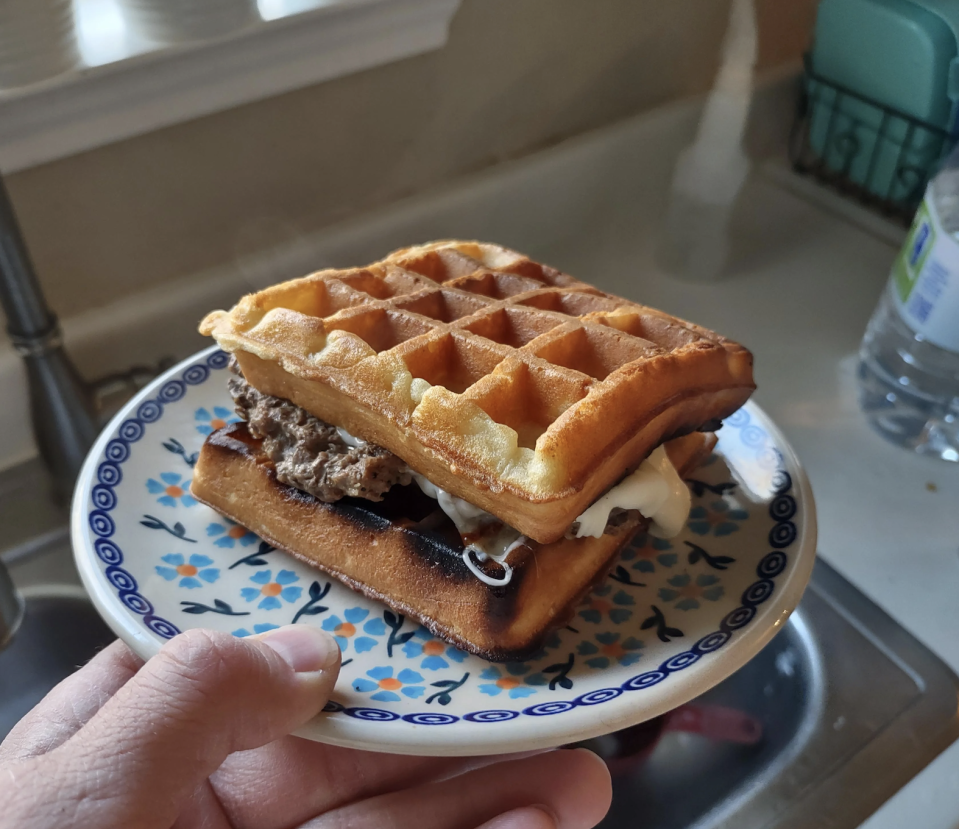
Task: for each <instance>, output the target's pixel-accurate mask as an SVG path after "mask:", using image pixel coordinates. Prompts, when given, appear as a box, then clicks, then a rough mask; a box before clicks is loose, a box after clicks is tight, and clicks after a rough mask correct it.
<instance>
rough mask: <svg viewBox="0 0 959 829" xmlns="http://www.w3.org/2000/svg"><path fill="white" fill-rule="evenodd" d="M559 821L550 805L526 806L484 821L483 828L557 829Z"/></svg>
mask: <svg viewBox="0 0 959 829" xmlns="http://www.w3.org/2000/svg"><path fill="white" fill-rule="evenodd" d="M558 826H559V821H558V820H557V819H556V817H555V816H554V815H553V812H552V810H551V809H550V808H549V807H548V806H540V805H539V804H537V805H536V806H524V807H522V808H521V809H513V810H512V811H511V812H506V813H505V814H502V815H500V816H499V817H494V818H493V819H492V820H491V821H489V822H488V823H484V824H483V826H482V827H481V829H556V827H558Z"/></svg>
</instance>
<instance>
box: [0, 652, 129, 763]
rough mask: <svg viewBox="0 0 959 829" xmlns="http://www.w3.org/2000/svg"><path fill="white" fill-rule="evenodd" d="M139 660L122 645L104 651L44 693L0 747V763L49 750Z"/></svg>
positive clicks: (69, 733)
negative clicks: (47, 692)
mask: <svg viewBox="0 0 959 829" xmlns="http://www.w3.org/2000/svg"><path fill="white" fill-rule="evenodd" d="M141 665H143V660H142V659H140V657H138V656H137V655H136V654H135V653H133V651H131V650H130V649H129V648H128V647H127V646H126V645H124V644H123V642H119V641H117V642H114V643H112V644H111V645H109V646H107V647H106V648H104V649H103V650H102V651H100V653H98V654H97V655H96V656H95V657H93V659H91V660H90V661H89V662H88V663H87V664H86V665H84V666H83V667H82V668H80V670H78V671H77V672H76V673H73V674H71V675H70V676H68V677H67V678H66V679H64V680H63V681H62V682H61V683H60V684H59V685H57V686H56V687H55V688H54V689H53V690H52V691H50V693H49V694H47V695H46V696H45V697H44V698H43V699H42V700H41V701H40V702H39V703H38V704H37V705H36V707H35V708H34V709H33V710H32V711H30V712H29V713H28V714H27V715H26V716H25V717H24V718H23V719H22V720H20V722H18V723H17V724H16V725H15V726H14V727H13V730H12V731H11V732H10V733H9V734H8V735H7V737H6V739H5V740H4V741H3V743H2V744H0V764H3V763H11V762H17V761H19V760H25V759H27V758H28V757H36V756H38V755H41V754H46V753H47V752H48V751H53V749H55V748H56V747H57V746H59V745H62V744H63V743H65V742H66V741H67V740H68V739H70V737H72V736H73V735H74V734H75V733H76V732H77V731H78V730H79V729H80V728H81V727H82V726H83V725H85V724H86V722H87V721H88V720H89V719H90V718H91V717H92V716H93V715H94V714H96V713H97V711H99V710H100V708H102V707H103V705H104V704H105V703H106V701H107V700H108V699H110V697H112V696H113V695H114V694H115V693H116V692H117V691H119V690H120V688H122V687H123V686H124V685H125V684H126V683H127V681H128V680H129V679H130V677H132V676H133V675H134V674H135V673H136V672H137V670H138V669H139V668H140V666H141Z"/></svg>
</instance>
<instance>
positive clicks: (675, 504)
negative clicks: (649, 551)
mask: <svg viewBox="0 0 959 829" xmlns="http://www.w3.org/2000/svg"><path fill="white" fill-rule="evenodd" d="M691 500H692V499H691V498H690V495H689V489H688V488H687V487H686V484H684V483H683V479H682V478H680V477H679V473H678V472H677V471H676V468H675V467H674V466H673V465H672V463H671V462H670V460H669V456H668V455H667V454H666V450H665V449H664V448H663V447H662V446H659V447H657V448H656V449H655V450H654V451H653V453H652V454H651V455H650V456H649V457H648V458H647V459H646V460H644V461H643V462H642V463H641V464H640V465H639V469H637V470H636V471H635V472H634V473H633V474H632V475H629V476H628V477H626V478H624V479H623V480H622V481H620V482H619V483H618V484H616V486H614V487H613V488H612V489H611V490H609V492H607V493H606V494H605V495H603V496H601V497H600V498H599V499H597V500H596V502H595V503H593V505H592V506H590V507H589V508H588V509H587V510H586V511H585V512H584V513H583V514H582V515H581V516H580V517H579V518H578V519H576V520H577V521H579V529H578V530H577V531H576V537H577V538H585V537H586V536H592V537H593V538H599V536H601V535H602V534H603V530H605V529H606V525H607V524H608V523H609V514H610V513H611V512H612V511H613V510H614V509H615V508H616V507H619V508H620V509H627V510H629V509H635V510H639V512H640V513H641V514H642V515H644V516H646V518H648V519H649V520H650V526H649V532H650V534H651V535H655V536H658V537H660V538H672V537H673V536H676V535H679V533H680V532H681V531H682V529H683V526H684V525H685V524H686V519H687V518H688V517H689V508H690V505H691Z"/></svg>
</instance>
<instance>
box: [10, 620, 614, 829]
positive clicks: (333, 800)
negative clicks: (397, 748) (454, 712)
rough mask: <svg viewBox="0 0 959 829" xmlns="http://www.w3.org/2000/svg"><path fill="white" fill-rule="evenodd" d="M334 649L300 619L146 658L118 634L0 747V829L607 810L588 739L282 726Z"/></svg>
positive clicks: (314, 689) (383, 826)
mask: <svg viewBox="0 0 959 829" xmlns="http://www.w3.org/2000/svg"><path fill="white" fill-rule="evenodd" d="M339 662H340V653H339V649H338V648H337V646H336V642H335V641H334V640H333V639H332V637H330V636H329V635H327V634H325V633H323V632H322V631H320V630H317V629H316V628H311V627H307V626H305V625H299V626H296V627H293V626H288V627H284V628H279V629H277V630H274V631H270V632H269V633H267V634H263V635H261V636H260V637H249V638H246V639H237V638H234V637H233V636H230V635H228V634H222V633H215V632H212V631H201V630H192V631H188V632H187V633H183V634H181V635H179V636H177V637H176V638H175V639H172V640H170V642H168V643H167V644H166V645H164V647H163V648H162V650H161V651H160V653H159V654H158V655H157V656H155V657H154V658H153V659H151V660H149V661H148V662H147V663H146V664H144V663H143V661H142V660H140V659H139V658H138V657H137V656H135V655H134V654H133V653H132V652H131V651H130V650H129V649H128V648H127V647H126V646H125V645H123V644H122V643H120V642H115V643H114V644H112V645H111V646H110V647H108V648H106V649H105V650H104V651H103V652H102V653H100V654H99V655H98V656H97V657H96V658H94V659H93V660H92V661H91V662H90V663H89V664H88V665H86V666H85V667H83V668H81V669H80V670H79V671H77V672H76V673H75V674H73V675H72V676H70V677H68V678H67V679H66V680H64V681H63V682H62V683H60V685H58V686H57V687H56V688H54V689H53V691H51V692H50V694H49V695H48V696H47V697H46V698H45V699H44V700H43V701H42V702H41V703H40V704H39V705H38V706H37V707H36V708H35V709H34V710H33V711H31V712H30V713H29V714H28V715H27V716H26V717H25V718H24V719H23V720H22V721H21V722H20V723H18V725H17V726H16V727H15V728H14V730H13V731H12V732H11V733H10V734H9V735H8V737H7V739H6V740H5V741H4V742H3V743H2V745H0V803H2V804H3V807H2V809H0V827H3V829H7V827H10V829H13V828H14V827H15V828H16V829H52V827H63V826H69V827H71V828H72V829H86V828H87V827H89V828H90V829H94V828H95V829H110V828H111V827H122V828H123V829H128V828H129V829H133V828H134V827H135V829H167V827H177V829H181V828H182V827H204V829H228V827H235V829H244V828H245V827H251V829H286V828H287V827H304V829H306V827H309V829H325V828H326V827H330V829H333V828H334V827H335V829H343V827H351V828H352V827H356V828H357V829H358V828H359V827H371V828H372V829H475V827H482V829H587V828H588V827H592V826H594V825H595V824H596V823H597V822H599V820H601V819H602V817H603V815H604V814H605V813H606V810H607V809H608V807H609V802H610V797H611V793H610V780H609V774H608V772H607V770H606V767H605V765H604V764H603V762H602V761H601V760H600V759H599V758H597V757H596V756H595V755H592V754H590V753H589V752H585V751H565V750H560V751H550V752H545V753H537V754H531V755H525V756H518V757H517V756H500V757H472V758H449V757H436V758H427V757H422V758H421V757H404V756H399V755H390V754H375V753H371V752H363V751H356V750H354V749H346V748H338V747H335V746H328V745H323V744H321V743H314V742H310V741H308V740H303V739H299V738H297V737H292V736H288V735H289V734H290V732H291V731H293V730H294V729H296V728H298V727H299V726H301V725H303V724H304V723H305V722H307V721H308V720H309V719H310V718H311V717H313V716H314V715H315V714H316V713H317V712H318V711H320V709H322V707H323V706H324V704H325V703H326V701H327V699H328V697H329V695H330V693H331V692H332V690H333V685H334V683H335V681H336V676H337V674H338V672H339Z"/></svg>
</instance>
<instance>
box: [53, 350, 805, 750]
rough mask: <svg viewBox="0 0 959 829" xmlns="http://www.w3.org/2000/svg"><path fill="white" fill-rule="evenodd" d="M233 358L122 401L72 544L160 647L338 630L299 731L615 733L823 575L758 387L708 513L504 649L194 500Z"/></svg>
mask: <svg viewBox="0 0 959 829" xmlns="http://www.w3.org/2000/svg"><path fill="white" fill-rule="evenodd" d="M227 362H228V357H227V355H226V354H224V353H223V352H222V351H219V350H217V349H216V348H211V349H209V350H207V351H204V352H201V353H200V354H197V355H195V356H194V357H192V358H190V359H189V360H187V361H185V362H183V363H181V364H180V365H179V366H176V367H175V368H173V369H171V370H170V371H169V372H167V373H166V374H165V375H163V376H162V377H160V378H158V379H157V380H156V381H155V382H153V383H152V384H151V385H150V386H149V387H147V388H146V389H144V390H143V392H141V393H140V394H139V395H138V396H137V397H136V398H135V399H134V400H132V401H131V402H130V403H129V405H127V406H126V407H125V408H124V410H123V411H122V412H120V414H119V415H117V417H116V419H115V420H114V421H113V422H112V423H111V424H110V426H109V427H108V428H107V429H106V430H105V431H104V433H103V435H101V437H100V439H99V440H98V441H97V443H96V445H95V446H94V448H93V450H92V451H91V453H90V456H89V458H88V459H87V462H86V464H85V466H84V468H83V471H82V473H81V476H80V480H79V483H78V486H77V491H76V496H75V499H74V504H73V516H72V533H73V542H74V550H75V553H76V557H77V564H78V566H79V569H80V574H81V576H82V578H83V582H84V584H85V586H86V588H87V590H88V591H89V593H90V595H91V596H92V597H93V600H94V602H95V604H96V606H97V608H98V609H99V611H100V612H101V614H102V615H103V617H104V618H105V619H106V621H107V622H108V624H109V625H110V626H111V627H112V628H113V630H114V631H116V633H117V635H118V636H120V637H121V638H122V639H123V640H124V641H126V642H127V643H128V644H129V645H130V647H131V648H133V649H134V650H135V651H136V652H137V653H138V654H140V655H141V656H142V657H144V658H148V657H150V656H152V655H153V654H155V653H156V652H157V651H158V650H159V649H160V647H161V646H162V645H163V643H164V641H166V640H167V639H169V638H170V637H172V636H174V635H176V634H177V633H178V632H180V631H182V630H186V629H188V628H192V627H205V628H214V629H217V630H222V631H229V632H232V633H234V634H236V635H237V636H244V635H248V634H250V633H253V632H259V631H262V630H268V629H270V628H271V627H273V626H278V625H283V624H288V623H290V622H294V621H295V622H298V623H301V624H311V625H319V626H320V627H322V628H323V629H324V630H328V631H330V632H332V633H333V634H334V635H335V636H337V638H338V640H339V642H340V646H341V648H342V650H343V660H344V661H343V669H342V672H341V675H340V679H339V682H338V683H337V686H336V693H335V694H334V697H333V700H332V701H331V702H330V704H329V705H328V706H327V711H326V712H324V713H323V714H321V715H319V716H318V717H317V718H316V719H315V720H314V721H313V722H311V723H310V724H309V725H308V726H306V727H305V728H304V729H302V730H301V732H299V733H300V734H301V736H304V737H309V738H311V739H316V740H321V741H324V742H329V743H335V744H338V745H346V746H353V747H356V748H363V749H370V750H377V751H393V752H400V753H406V754H434V755H464V754H486V753H491V752H506V751H520V750H528V749H533V748H539V747H546V746H556V745H562V744H565V743H568V742H572V741H575V740H579V739H584V738H587V737H591V736H595V735H598V734H602V733H607V732H610V731H613V730H615V729H619V728H623V727H626V726H628V725H633V724H635V723H638V722H642V721H644V720H647V719H650V718H652V717H655V716H658V715H660V714H663V713H665V712H666V711H669V710H670V709H672V708H675V707H676V706H678V705H681V704H683V703H685V702H687V701H689V700H690V699H693V698H694V697H696V696H698V695H699V694H702V693H704V692H705V691H707V690H708V689H709V688H711V687H712V686H714V685H716V684H717V683H718V682H720V681H722V680H723V679H725V678H726V677H727V676H729V675H730V674H731V673H733V672H734V671H735V670H736V669H738V668H739V667H741V666H742V665H744V664H745V663H746V662H747V661H748V660H749V659H750V658H751V657H752V656H754V655H755V654H756V653H757V652H758V651H759V650H760V649H761V648H762V647H763V646H764V645H765V644H766V643H767V642H768V641H769V640H770V639H771V638H772V637H773V636H774V635H775V634H776V632H777V631H779V630H780V629H781V627H782V625H783V624H784V623H785V621H786V619H787V618H788V616H789V614H790V613H791V612H792V611H793V609H794V608H795V607H796V605H797V604H798V602H799V599H800V597H801V596H802V592H803V589H804V588H805V586H806V583H807V581H808V580H809V576H810V573H811V571H812V565H813V561H814V558H815V550H816V518H815V506H814V503H813V498H812V493H811V491H810V489H809V484H808V481H807V480H806V476H805V474H804V473H803V471H802V468H801V466H800V465H799V462H798V460H797V459H796V457H795V454H794V453H793V451H792V449H791V448H790V447H789V445H788V444H787V443H786V441H785V439H784V438H783V436H782V434H781V433H780V432H779V430H778V429H777V428H776V427H775V425H774V424H773V423H772V422H771V421H770V420H769V418H768V417H767V416H766V415H765V414H764V413H763V412H762V410H761V409H759V408H758V407H757V406H755V405H753V404H752V403H748V404H747V405H746V406H744V407H743V408H742V409H741V410H740V411H739V412H737V413H736V414H734V415H733V416H732V417H730V418H728V419H727V420H726V423H725V425H724V427H723V428H722V429H721V430H720V431H719V433H718V434H719V445H718V446H717V449H716V451H715V453H714V454H713V455H712V456H711V457H710V458H709V459H708V461H707V462H706V464H704V465H703V466H702V467H701V468H700V469H699V470H698V471H697V472H696V473H695V474H694V475H693V476H692V480H691V481H690V486H691V488H692V490H693V510H692V513H691V515H690V518H689V522H688V523H687V526H686V529H685V530H684V531H683V533H682V534H681V535H680V536H679V537H678V538H675V539H673V540H671V541H662V540H659V539H653V538H649V537H646V536H642V537H639V538H637V539H635V540H634V541H633V542H632V543H631V544H630V545H628V546H627V548H626V549H625V550H624V551H623V554H622V556H621V558H620V561H619V562H618V563H617V565H616V566H615V567H614V569H613V572H612V574H611V575H610V577H609V578H608V579H607V581H606V582H605V583H604V584H603V585H602V586H600V587H599V588H598V589H597V590H595V591H594V592H593V594H592V595H591V596H590V597H589V598H588V599H587V600H586V601H585V602H584V603H583V604H582V606H581V607H579V608H578V609H577V611H576V614H575V616H574V619H573V621H572V622H571V623H570V625H569V626H568V627H567V628H564V629H562V630H560V631H558V632H557V633H555V634H553V635H552V636H551V637H550V639H549V641H548V642H547V645H546V647H545V648H544V649H543V650H542V651H541V652H540V653H539V654H537V655H536V656H535V657H534V658H533V659H530V660H528V661H526V662H523V663H510V664H492V663H489V662H486V661H485V660H483V659H480V658H478V657H476V656H471V655H468V654H466V653H464V652H462V651H459V650H457V649H455V648H453V647H451V646H449V645H446V644H445V643H443V642H440V641H438V640H436V639H434V638H433V637H431V636H430V635H429V634H428V633H427V632H426V630H425V629H423V628H422V627H420V626H419V625H417V624H415V623H414V622H412V621H411V620H408V619H404V618H403V616H401V615H398V614H396V613H394V612H392V611H390V610H389V609H388V608H386V607H384V606H383V605H381V604H378V603H376V602H373V601H370V600H368V599H366V598H364V597H362V596H360V595H358V594H356V593H354V592H352V591H351V590H349V589H347V588H346V587H344V586H342V585H341V584H340V583H339V582H337V581H335V580H333V579H330V578H329V577H327V576H326V575H325V574H324V573H322V572H320V571H318V570H314V569H312V568H311V567H309V566H307V565H305V564H303V563H301V562H299V561H296V560H295V559H293V558H292V557H290V556H288V555H286V554H284V553H282V552H279V551H277V550H272V549H271V548H269V547H268V546H267V545H265V544H264V543H263V542H261V541H260V539H259V538H257V537H256V536H254V535H253V534H252V533H248V532H246V531H245V530H244V529H243V528H242V527H238V526H236V525H233V524H231V523H230V522H229V521H227V520H225V519H223V518H221V517H220V516H219V515H218V514H217V513H215V512H214V511H213V510H211V509H209V508H207V507H205V506H203V505H202V504H198V503H196V502H195V501H193V500H192V499H191V498H190V497H189V492H188V490H189V482H190V478H191V475H192V464H193V462H194V461H195V456H196V453H197V451H198V450H199V448H200V446H201V444H202V442H203V439H204V437H205V436H206V434H208V433H209V432H210V431H211V430H212V429H214V428H218V427H219V426H220V425H221V424H222V423H224V422H227V421H231V420H234V419H236V418H235V416H234V414H233V411H232V406H231V400H230V397H229V394H228V393H227V389H226V379H227V372H226V370H225V369H226V365H227Z"/></svg>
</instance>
